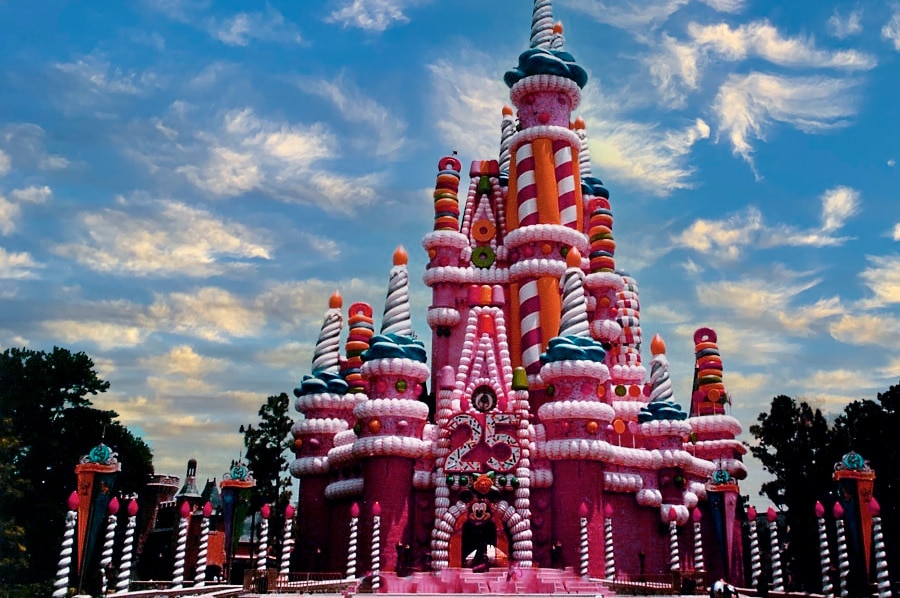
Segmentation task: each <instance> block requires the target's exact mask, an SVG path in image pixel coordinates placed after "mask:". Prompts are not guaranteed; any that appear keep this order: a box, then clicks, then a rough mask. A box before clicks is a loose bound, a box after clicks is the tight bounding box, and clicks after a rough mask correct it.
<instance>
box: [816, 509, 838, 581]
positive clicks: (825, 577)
mask: <svg viewBox="0 0 900 598" xmlns="http://www.w3.org/2000/svg"><path fill="white" fill-rule="evenodd" d="M816 519H817V520H818V526H819V561H820V562H821V565H822V594H824V595H825V597H826V598H833V597H834V587H833V586H832V585H831V575H830V574H829V572H830V570H831V551H830V550H829V549H828V532H827V531H826V529H825V507H823V506H822V503H821V502H816Z"/></svg>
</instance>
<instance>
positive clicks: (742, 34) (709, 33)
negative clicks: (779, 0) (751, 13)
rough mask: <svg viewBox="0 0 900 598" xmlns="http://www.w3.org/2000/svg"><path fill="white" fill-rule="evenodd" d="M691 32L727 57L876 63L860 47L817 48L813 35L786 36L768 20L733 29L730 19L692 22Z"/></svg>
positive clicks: (795, 63) (834, 64) (783, 62)
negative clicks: (713, 22)
mask: <svg viewBox="0 0 900 598" xmlns="http://www.w3.org/2000/svg"><path fill="white" fill-rule="evenodd" d="M688 34H689V35H690V37H691V38H692V39H693V40H694V42H696V43H697V44H698V46H699V47H700V48H703V49H707V50H709V51H711V52H713V53H715V54H716V55H718V56H719V57H721V58H723V59H726V60H744V59H746V58H748V57H750V56H756V57H759V58H762V59H763V60H767V61H769V62H771V63H773V64H777V65H780V66H791V67H800V66H804V67H813V68H839V69H845V70H849V71H853V70H868V69H872V68H874V67H875V66H876V64H877V61H876V59H875V57H874V56H871V55H869V54H865V53H863V52H858V51H856V50H837V51H828V50H822V49H819V48H816V46H815V43H814V41H813V40H812V39H811V38H804V37H784V36H782V35H781V33H780V32H779V31H778V29H776V28H775V27H774V26H772V24H771V23H769V22H768V21H754V22H752V23H748V24H746V25H740V26H738V27H736V28H734V29H732V28H731V27H730V26H729V25H727V24H726V23H719V24H717V25H700V24H698V23H691V24H690V25H688Z"/></svg>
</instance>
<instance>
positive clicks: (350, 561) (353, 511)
mask: <svg viewBox="0 0 900 598" xmlns="http://www.w3.org/2000/svg"><path fill="white" fill-rule="evenodd" d="M358 529H359V503H353V506H352V507H350V542H349V543H348V544H347V579H354V578H356V542H357V534H358V533H359V532H358Z"/></svg>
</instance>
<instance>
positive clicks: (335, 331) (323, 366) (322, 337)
mask: <svg viewBox="0 0 900 598" xmlns="http://www.w3.org/2000/svg"><path fill="white" fill-rule="evenodd" d="M342 302H343V301H342V299H341V294H340V293H338V292H337V291H335V292H334V294H333V295H332V296H331V299H329V300H328V311H326V312H325V321H324V322H322V329H321V331H320V332H319V341H318V342H317V343H316V350H315V352H314V353H313V363H312V371H313V374H317V373H320V372H328V373H330V374H334V373H337V372H338V370H339V369H340V346H341V327H342V324H343V317H342V316H341V305H342Z"/></svg>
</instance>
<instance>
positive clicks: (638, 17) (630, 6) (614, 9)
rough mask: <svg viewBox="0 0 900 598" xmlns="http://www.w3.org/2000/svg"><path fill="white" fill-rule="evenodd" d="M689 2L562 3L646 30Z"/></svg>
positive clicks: (725, 2)
mask: <svg viewBox="0 0 900 598" xmlns="http://www.w3.org/2000/svg"><path fill="white" fill-rule="evenodd" d="M689 2H690V0H625V1H622V2H615V1H614V2H606V1H604V0H564V1H563V2H562V4H563V5H564V6H567V7H569V8H572V9H574V10H577V11H579V12H581V13H583V14H586V15H587V16H589V17H591V18H592V19H594V20H596V21H598V22H600V23H606V24H608V25H612V26H613V27H618V28H620V29H626V30H646V28H647V27H648V25H649V26H650V27H651V28H655V27H658V26H659V25H660V24H662V23H664V22H665V21H667V20H668V18H669V17H670V16H671V15H673V14H675V13H676V12H678V10H680V9H681V7H683V6H685V5H687V4H688V3H689ZM706 3H707V4H708V5H709V6H711V7H713V8H716V9H718V7H719V6H724V7H728V8H731V7H733V6H734V5H735V4H740V3H739V2H735V1H734V0H731V1H729V0H709V1H708V2H706Z"/></svg>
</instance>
